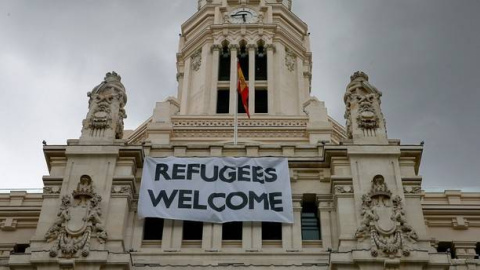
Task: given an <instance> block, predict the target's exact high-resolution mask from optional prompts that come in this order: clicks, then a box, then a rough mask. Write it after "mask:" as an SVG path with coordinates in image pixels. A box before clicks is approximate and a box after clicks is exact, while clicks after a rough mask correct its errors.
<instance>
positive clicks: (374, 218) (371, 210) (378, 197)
mask: <svg viewBox="0 0 480 270" xmlns="http://www.w3.org/2000/svg"><path fill="white" fill-rule="evenodd" d="M361 215H362V221H361V222H360V226H359V228H358V229H357V232H356V233H355V237H357V238H360V239H365V238H367V237H370V239H371V242H372V249H371V254H372V256H378V255H379V253H382V254H383V255H386V256H396V255H398V253H399V252H400V251H401V253H402V254H403V255H405V256H408V255H410V250H411V248H410V246H409V244H410V243H415V241H416V240H417V239H418V236H417V234H416V233H415V231H414V230H413V228H412V227H411V226H410V225H408V224H407V220H406V218H405V210H403V204H402V198H401V197H400V196H398V195H397V196H394V197H393V198H392V192H391V191H390V190H388V188H387V184H386V183H385V180H384V178H383V176H381V175H377V176H375V177H374V178H373V180H372V187H371V190H370V192H369V193H367V194H364V195H363V196H362V213H361Z"/></svg>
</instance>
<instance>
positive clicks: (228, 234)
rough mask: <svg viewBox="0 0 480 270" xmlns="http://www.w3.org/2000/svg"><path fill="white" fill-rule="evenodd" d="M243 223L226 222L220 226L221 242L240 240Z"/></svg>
mask: <svg viewBox="0 0 480 270" xmlns="http://www.w3.org/2000/svg"><path fill="white" fill-rule="evenodd" d="M242 232H243V223H242V222H227V223H223V225H222V240H242Z"/></svg>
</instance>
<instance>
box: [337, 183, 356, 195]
mask: <svg viewBox="0 0 480 270" xmlns="http://www.w3.org/2000/svg"><path fill="white" fill-rule="evenodd" d="M335 193H336V194H337V193H353V186H350V185H337V186H335Z"/></svg>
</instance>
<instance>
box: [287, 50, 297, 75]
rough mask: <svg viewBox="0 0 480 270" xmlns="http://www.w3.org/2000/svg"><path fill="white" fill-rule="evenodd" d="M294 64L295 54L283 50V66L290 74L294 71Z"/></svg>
mask: <svg viewBox="0 0 480 270" xmlns="http://www.w3.org/2000/svg"><path fill="white" fill-rule="evenodd" d="M295 62H297V56H296V55H295V53H293V52H292V51H290V50H289V49H287V48H285V66H286V67H287V69H288V71H290V72H291V71H294V70H295Z"/></svg>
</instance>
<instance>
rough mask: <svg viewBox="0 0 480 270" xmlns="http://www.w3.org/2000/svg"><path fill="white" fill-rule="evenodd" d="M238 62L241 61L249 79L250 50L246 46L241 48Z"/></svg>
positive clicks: (246, 78)
mask: <svg viewBox="0 0 480 270" xmlns="http://www.w3.org/2000/svg"><path fill="white" fill-rule="evenodd" d="M238 62H240V67H241V68H242V72H243V76H244V77H245V80H247V81H248V52H247V49H246V48H245V47H241V48H240V53H239V54H238Z"/></svg>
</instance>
